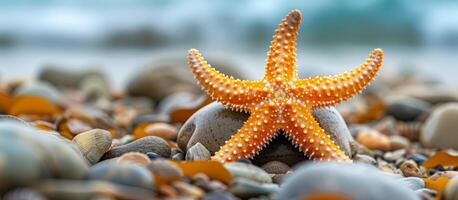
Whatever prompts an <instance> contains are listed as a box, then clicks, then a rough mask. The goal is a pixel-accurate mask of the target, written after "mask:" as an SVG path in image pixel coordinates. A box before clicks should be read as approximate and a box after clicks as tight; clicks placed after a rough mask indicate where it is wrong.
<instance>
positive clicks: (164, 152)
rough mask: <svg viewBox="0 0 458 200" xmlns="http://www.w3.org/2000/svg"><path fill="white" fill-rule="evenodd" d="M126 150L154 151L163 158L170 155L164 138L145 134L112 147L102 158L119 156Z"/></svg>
mask: <svg viewBox="0 0 458 200" xmlns="http://www.w3.org/2000/svg"><path fill="white" fill-rule="evenodd" d="M127 152H140V153H144V154H146V153H148V152H154V153H157V154H159V155H160V156H162V157H164V158H168V157H170V152H171V149H170V147H169V145H168V144H167V142H166V141H165V140H164V139H162V138H160V137H156V136H147V137H143V138H140V139H138V140H135V141H133V142H131V143H127V144H124V145H120V146H117V147H113V148H112V149H110V150H109V151H108V152H106V153H105V154H104V155H103V157H102V160H104V159H109V158H114V157H119V156H121V155H122V154H125V153H127Z"/></svg>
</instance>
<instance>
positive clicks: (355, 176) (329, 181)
mask: <svg viewBox="0 0 458 200" xmlns="http://www.w3.org/2000/svg"><path fill="white" fill-rule="evenodd" d="M312 194H341V195H343V196H344V197H347V198H349V199H353V200H364V199H373V200H385V199H392V200H411V199H412V200H417V199H419V198H418V197H417V196H416V195H415V193H414V191H412V190H410V189H409V188H408V187H407V186H405V185H403V184H401V183H400V182H399V181H396V179H393V178H390V177H387V176H385V175H384V174H383V173H381V172H380V171H378V170H377V169H376V168H374V167H371V166H368V165H362V164H344V163H332V162H329V163H306V164H304V165H302V166H300V167H299V168H298V169H297V170H295V172H294V173H293V174H291V175H290V176H289V177H287V178H286V180H285V181H284V183H283V184H282V187H281V189H280V193H279V195H278V197H277V198H278V199H300V198H305V197H307V196H308V195H312Z"/></svg>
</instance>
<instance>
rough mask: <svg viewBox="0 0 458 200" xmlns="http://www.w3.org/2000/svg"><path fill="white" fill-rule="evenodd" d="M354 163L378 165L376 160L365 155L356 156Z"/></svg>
mask: <svg viewBox="0 0 458 200" xmlns="http://www.w3.org/2000/svg"><path fill="white" fill-rule="evenodd" d="M353 161H354V162H355V163H361V164H368V165H375V164H377V161H376V160H375V159H374V158H372V157H371V156H368V155H364V154H356V155H355V156H354V158H353Z"/></svg>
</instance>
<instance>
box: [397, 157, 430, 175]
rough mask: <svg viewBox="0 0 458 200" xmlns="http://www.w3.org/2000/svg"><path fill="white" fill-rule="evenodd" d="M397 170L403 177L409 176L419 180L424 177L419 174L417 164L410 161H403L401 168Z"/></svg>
mask: <svg viewBox="0 0 458 200" xmlns="http://www.w3.org/2000/svg"><path fill="white" fill-rule="evenodd" d="M399 169H400V170H401V172H402V174H403V175H404V176H405V177H410V176H413V177H420V178H423V177H424V176H423V174H422V173H421V170H420V168H418V166H417V163H415V162H414V161H412V160H406V161H404V162H403V163H402V164H401V166H400V167H399Z"/></svg>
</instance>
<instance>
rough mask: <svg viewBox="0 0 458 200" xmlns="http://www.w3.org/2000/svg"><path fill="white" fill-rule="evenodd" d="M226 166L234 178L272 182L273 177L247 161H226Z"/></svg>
mask: <svg viewBox="0 0 458 200" xmlns="http://www.w3.org/2000/svg"><path fill="white" fill-rule="evenodd" d="M224 167H225V168H226V169H227V170H228V171H229V172H230V173H231V175H232V177H234V178H245V179H249V180H253V181H256V182H259V183H272V178H271V177H270V175H269V174H268V173H267V172H265V171H264V170H263V169H261V168H259V167H257V166H255V165H251V164H246V163H240V162H233V163H225V164H224Z"/></svg>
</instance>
